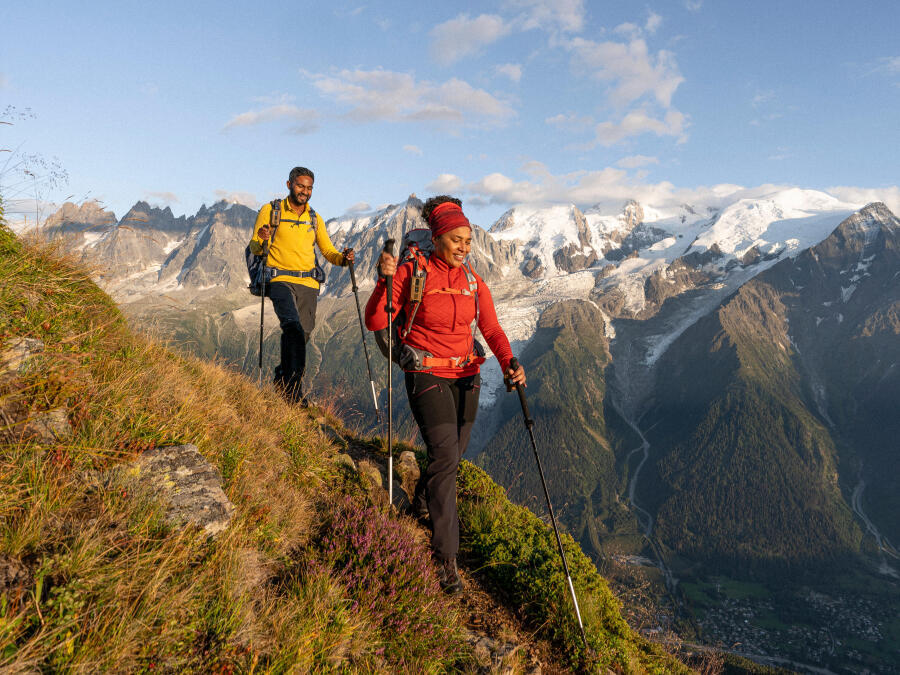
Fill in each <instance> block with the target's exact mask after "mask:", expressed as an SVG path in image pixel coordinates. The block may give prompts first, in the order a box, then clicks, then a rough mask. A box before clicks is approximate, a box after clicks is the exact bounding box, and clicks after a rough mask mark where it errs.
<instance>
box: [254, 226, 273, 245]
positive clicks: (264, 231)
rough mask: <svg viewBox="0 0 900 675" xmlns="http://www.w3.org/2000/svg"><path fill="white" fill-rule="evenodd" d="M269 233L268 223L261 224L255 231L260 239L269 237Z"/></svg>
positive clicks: (264, 239) (263, 239)
mask: <svg viewBox="0 0 900 675" xmlns="http://www.w3.org/2000/svg"><path fill="white" fill-rule="evenodd" d="M269 234H270V232H269V226H268V225H263V226H262V227H261V228H259V230H258V231H257V232H256V236H257V237H259V240H260V241H266V240H267V239H268V238H269Z"/></svg>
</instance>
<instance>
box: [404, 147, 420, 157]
mask: <svg viewBox="0 0 900 675" xmlns="http://www.w3.org/2000/svg"><path fill="white" fill-rule="evenodd" d="M403 150H404V152H408V153H409V154H411V155H418V156H419V157H421V156H422V148H420V147H419V146H418V145H404V146H403Z"/></svg>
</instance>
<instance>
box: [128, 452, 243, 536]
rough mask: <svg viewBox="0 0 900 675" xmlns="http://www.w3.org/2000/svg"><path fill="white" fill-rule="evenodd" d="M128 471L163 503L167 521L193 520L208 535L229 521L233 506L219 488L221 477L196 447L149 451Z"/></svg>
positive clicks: (219, 531) (185, 521)
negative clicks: (165, 508) (148, 487)
mask: <svg viewBox="0 0 900 675" xmlns="http://www.w3.org/2000/svg"><path fill="white" fill-rule="evenodd" d="M131 473H132V475H134V477H135V478H137V479H138V480H140V481H141V482H142V483H144V484H145V485H148V486H150V488H151V490H152V491H153V492H154V493H155V494H156V495H157V496H158V497H160V498H161V499H162V500H163V501H164V502H165V503H166V505H167V511H166V517H167V519H168V520H169V522H171V523H173V524H184V523H192V524H194V525H197V526H198V527H200V528H202V529H203V530H204V531H205V532H206V533H207V535H209V536H210V537H215V536H216V535H218V534H220V533H221V532H223V531H224V530H225V529H226V528H227V527H228V525H229V524H230V523H231V518H232V516H233V515H234V505H233V504H232V503H231V502H230V501H229V499H228V497H227V496H226V495H225V491H224V490H222V478H221V476H220V475H219V472H218V470H217V469H216V468H215V467H214V466H213V465H212V464H210V463H209V462H208V461H206V459H205V458H204V457H203V455H201V454H200V451H199V450H197V447H196V446H194V445H176V446H170V447H166V448H156V449H154V450H148V451H146V452H144V453H143V454H142V455H141V456H140V457H139V458H138V460H137V461H136V462H135V464H134V466H133V471H132V472H131Z"/></svg>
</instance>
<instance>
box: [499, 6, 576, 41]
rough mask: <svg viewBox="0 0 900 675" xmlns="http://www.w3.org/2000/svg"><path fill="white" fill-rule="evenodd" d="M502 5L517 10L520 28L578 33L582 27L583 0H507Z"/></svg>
mask: <svg viewBox="0 0 900 675" xmlns="http://www.w3.org/2000/svg"><path fill="white" fill-rule="evenodd" d="M504 7H507V8H509V9H511V10H513V11H516V12H519V15H518V20H517V23H518V24H519V26H520V27H521V29H522V30H531V29H532V28H540V29H543V30H547V31H550V32H554V31H563V32H566V33H579V32H581V31H582V30H583V29H584V16H585V11H584V1H583V0H507V1H506V2H505V3H504Z"/></svg>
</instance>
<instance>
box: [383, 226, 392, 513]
mask: <svg viewBox="0 0 900 675" xmlns="http://www.w3.org/2000/svg"><path fill="white" fill-rule="evenodd" d="M384 252H385V253H387V254H388V255H390V256H393V255H394V240H393V239H388V240H387V241H386V242H384ZM385 279H386V280H387V306H386V307H385V310H387V315H388V338H387V352H388V371H387V372H388V378H387V381H388V401H387V403H388V404H387V418H388V419H387V427H388V432H387V451H388V506H392V505H393V503H394V453H393V426H392V425H393V420H394V401H393V398H394V391H393V383H392V382H391V375H392V373H391V370H392V368H391V362H392V361H393V356H394V345H393V340H394V275H393V274H390V275H387V276H386V277H385Z"/></svg>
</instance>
